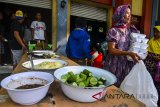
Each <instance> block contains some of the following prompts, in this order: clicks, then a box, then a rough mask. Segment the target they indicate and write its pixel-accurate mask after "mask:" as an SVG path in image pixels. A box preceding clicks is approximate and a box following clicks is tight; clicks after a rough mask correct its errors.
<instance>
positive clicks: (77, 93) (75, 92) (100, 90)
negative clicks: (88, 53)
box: [54, 66, 117, 102]
mask: <svg viewBox="0 0 160 107" xmlns="http://www.w3.org/2000/svg"><path fill="white" fill-rule="evenodd" d="M84 69H87V70H89V71H91V72H92V74H93V75H94V76H96V77H99V78H100V77H102V76H103V77H105V78H106V83H105V86H104V87H84V88H82V87H76V86H73V85H70V84H67V83H64V82H62V81H61V76H62V75H64V74H67V73H68V72H70V71H72V72H73V73H74V74H79V73H80V72H82V71H83V70H84ZM54 76H55V77H56V78H57V79H58V80H59V81H60V82H61V88H62V91H63V93H64V94H65V95H66V96H67V97H69V98H70V99H72V100H75V101H78V102H94V101H97V100H99V99H101V98H102V97H104V95H105V93H106V88H107V87H108V86H110V85H112V84H114V83H115V82H116V81H117V79H116V77H115V75H113V74H112V73H110V72H109V71H106V70H103V69H100V68H96V67H89V66H68V67H63V68H60V69H57V70H56V71H55V72H54Z"/></svg>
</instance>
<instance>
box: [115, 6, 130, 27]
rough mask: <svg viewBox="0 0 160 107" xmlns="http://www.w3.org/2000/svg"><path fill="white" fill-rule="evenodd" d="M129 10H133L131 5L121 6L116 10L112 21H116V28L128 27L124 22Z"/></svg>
mask: <svg viewBox="0 0 160 107" xmlns="http://www.w3.org/2000/svg"><path fill="white" fill-rule="evenodd" d="M127 8H131V6H130V5H121V6H119V7H117V9H116V10H115V12H114V14H113V16H112V19H113V21H114V27H122V28H123V27H126V23H125V20H124V16H125V13H126V10H127Z"/></svg>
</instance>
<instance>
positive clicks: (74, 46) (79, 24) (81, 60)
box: [66, 18, 91, 65]
mask: <svg viewBox="0 0 160 107" xmlns="http://www.w3.org/2000/svg"><path fill="white" fill-rule="evenodd" d="M75 25H76V28H75V29H74V30H73V31H72V32H71V34H70V36H69V39H68V43H67V46H66V54H67V57H69V58H70V59H71V60H73V61H75V62H77V63H78V64H80V65H86V58H88V59H91V55H90V36H89V35H88V33H87V32H86V30H85V28H86V21H85V20H84V19H83V18H77V19H76V20H75Z"/></svg>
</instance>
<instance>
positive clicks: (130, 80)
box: [120, 61, 158, 107]
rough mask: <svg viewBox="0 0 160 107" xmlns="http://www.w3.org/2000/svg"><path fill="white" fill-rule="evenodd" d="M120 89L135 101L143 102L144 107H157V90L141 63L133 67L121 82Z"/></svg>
mask: <svg viewBox="0 0 160 107" xmlns="http://www.w3.org/2000/svg"><path fill="white" fill-rule="evenodd" d="M120 88H121V90H122V91H124V92H127V93H128V94H130V95H133V96H134V97H135V98H136V99H138V100H139V101H141V102H143V103H144V104H145V105H146V107H157V101H158V93H157V89H156V88H155V85H154V83H153V79H152V77H151V75H150V74H149V72H148V71H147V69H146V67H145V65H144V63H143V61H140V62H139V63H136V65H134V67H133V68H132V70H131V71H130V73H129V74H128V75H127V76H126V77H125V79H124V80H123V82H122V84H121V86H120Z"/></svg>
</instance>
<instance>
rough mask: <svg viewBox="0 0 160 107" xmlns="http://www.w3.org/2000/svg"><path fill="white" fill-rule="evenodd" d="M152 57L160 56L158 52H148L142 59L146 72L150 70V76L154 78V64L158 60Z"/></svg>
mask: <svg viewBox="0 0 160 107" xmlns="http://www.w3.org/2000/svg"><path fill="white" fill-rule="evenodd" d="M153 57H160V54H154V53H150V52H148V55H147V57H146V59H145V60H144V63H145V65H146V68H147V70H148V72H150V74H151V76H152V77H153V78H154V77H155V74H156V64H157V63H158V62H157V61H156V60H155V59H154V58H153Z"/></svg>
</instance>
